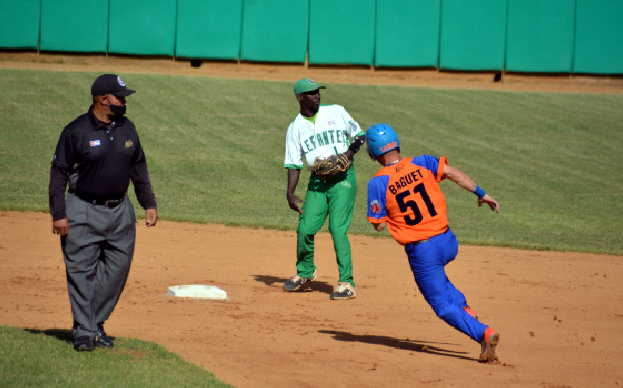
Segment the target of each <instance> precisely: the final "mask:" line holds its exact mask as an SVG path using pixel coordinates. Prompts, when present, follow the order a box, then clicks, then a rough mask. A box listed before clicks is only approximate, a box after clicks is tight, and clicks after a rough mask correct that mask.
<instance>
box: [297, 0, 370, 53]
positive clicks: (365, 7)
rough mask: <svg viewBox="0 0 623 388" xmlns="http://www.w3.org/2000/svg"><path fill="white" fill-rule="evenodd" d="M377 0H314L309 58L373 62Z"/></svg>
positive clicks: (311, 11) (312, 4)
mask: <svg viewBox="0 0 623 388" xmlns="http://www.w3.org/2000/svg"><path fill="white" fill-rule="evenodd" d="M375 4H376V2H375V0H340V1H334V0H312V1H311V3H310V21H309V23H310V27H309V62H310V63H316V64H362V65H371V64H372V61H373V55H374V19H375V17H374V14H375V11H376V10H375V8H376V7H375Z"/></svg>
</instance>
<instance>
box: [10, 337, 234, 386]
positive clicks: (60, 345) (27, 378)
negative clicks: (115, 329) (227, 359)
mask: <svg viewBox="0 0 623 388" xmlns="http://www.w3.org/2000/svg"><path fill="white" fill-rule="evenodd" d="M70 338H71V334H70V333H69V332H68V331H66V330H46V331H39V330H24V329H18V328H12V327H6V326H0V358H1V359H2V361H1V362H0V386H2V387H41V386H44V387H87V386H92V387H230V386H229V385H227V384H225V383H222V382H220V381H218V380H217V379H216V378H215V377H214V375H212V374H211V373H209V372H207V371H205V370H203V369H201V368H199V367H197V366H194V365H192V364H189V363H187V362H184V361H183V360H182V359H180V358H179V357H178V356H176V355H174V354H172V353H169V352H167V351H165V350H164V349H163V348H162V347H160V346H158V345H156V344H154V343H149V342H142V341H138V340H130V339H126V338H117V340H116V346H115V347H114V348H112V349H103V348H98V349H96V350H95V351H94V352H80V353H78V352H76V351H74V350H73V345H72V342H71V340H70Z"/></svg>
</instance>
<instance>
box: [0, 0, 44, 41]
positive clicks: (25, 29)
mask: <svg viewBox="0 0 623 388" xmlns="http://www.w3.org/2000/svg"><path fill="white" fill-rule="evenodd" d="M40 8H41V4H40V0H19V1H16V0H0V18H1V19H0V47H6V48H36V47H37V46H38V44H39V16H40V15H39V13H40Z"/></svg>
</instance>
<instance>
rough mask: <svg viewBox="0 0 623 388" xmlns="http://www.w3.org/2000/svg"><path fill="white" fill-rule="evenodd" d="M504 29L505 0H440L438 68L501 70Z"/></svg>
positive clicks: (502, 64)
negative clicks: (474, 0)
mask: <svg viewBox="0 0 623 388" xmlns="http://www.w3.org/2000/svg"><path fill="white" fill-rule="evenodd" d="M505 31H506V0H479V1H477V2H473V1H466V0H442V2H441V42H440V67H441V68H442V69H447V70H501V69H502V68H503V66H504V53H505V51H504V50H505V47H504V46H505Z"/></svg>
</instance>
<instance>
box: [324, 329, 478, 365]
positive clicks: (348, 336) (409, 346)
mask: <svg viewBox="0 0 623 388" xmlns="http://www.w3.org/2000/svg"><path fill="white" fill-rule="evenodd" d="M318 332H319V333H323V334H330V335H332V336H333V338H334V339H335V340H336V341H345V342H363V343H366V344H374V345H385V346H391V347H393V348H396V349H401V350H409V351H412V352H423V353H430V354H435V355H438V356H445V357H454V358H460V359H462V360H469V361H478V360H477V359H475V358H473V357H468V356H464V354H467V352H457V351H454V350H447V349H444V348H440V347H438V346H434V345H428V344H433V343H435V344H440V342H428V341H411V340H408V339H407V340H402V339H398V338H394V337H388V336H385V335H358V334H352V333H348V332H345V331H335V330H318Z"/></svg>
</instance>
